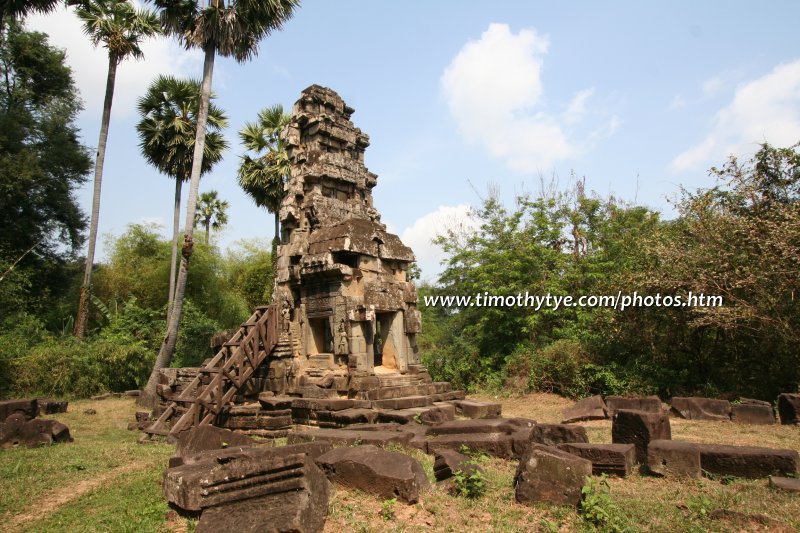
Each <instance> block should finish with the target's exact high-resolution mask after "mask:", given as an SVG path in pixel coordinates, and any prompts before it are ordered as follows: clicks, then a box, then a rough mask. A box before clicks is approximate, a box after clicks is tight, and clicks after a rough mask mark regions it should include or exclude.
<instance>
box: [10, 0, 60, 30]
mask: <svg viewBox="0 0 800 533" xmlns="http://www.w3.org/2000/svg"><path fill="white" fill-rule="evenodd" d="M59 3H61V2H60V0H3V1H2V2H0V32H2V30H3V28H4V24H5V21H6V18H11V19H17V18H20V19H23V18H25V17H27V16H28V15H29V14H31V13H34V12H35V13H50V12H51V11H53V10H54V9H55V8H56V6H57V5H58V4H59Z"/></svg>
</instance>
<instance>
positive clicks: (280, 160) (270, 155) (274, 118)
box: [238, 104, 291, 255]
mask: <svg viewBox="0 0 800 533" xmlns="http://www.w3.org/2000/svg"><path fill="white" fill-rule="evenodd" d="M290 119H291V116H290V115H289V114H287V113H284V112H283V106H282V105H280V104H277V105H274V106H272V107H267V108H264V109H262V110H261V111H260V112H259V113H258V121H257V122H256V123H252V122H248V123H246V124H245V125H244V127H243V128H242V129H241V131H239V138H241V140H242V143H244V146H245V148H247V149H248V150H250V151H252V152H255V156H256V157H255V158H254V157H251V156H250V155H249V154H245V155H244V156H242V162H241V164H240V165H239V173H238V177H239V186H240V187H241V188H242V189H244V192H246V193H247V194H248V195H250V197H251V198H252V199H253V201H254V202H255V203H256V205H257V206H258V207H266V208H267V211H268V212H270V213H272V214H273V215H275V238H274V239H273V241H272V247H273V255H274V254H275V248H277V243H278V240H279V230H280V227H279V224H280V220H279V217H278V212H279V211H280V208H281V202H282V201H283V197H284V196H285V191H284V184H285V183H286V179H287V178H288V177H289V169H290V166H289V157H288V155H287V154H286V148H285V147H284V146H283V141H281V138H280V132H281V130H282V129H283V128H284V127H285V126H286V125H287V124H288V123H289V120H290Z"/></svg>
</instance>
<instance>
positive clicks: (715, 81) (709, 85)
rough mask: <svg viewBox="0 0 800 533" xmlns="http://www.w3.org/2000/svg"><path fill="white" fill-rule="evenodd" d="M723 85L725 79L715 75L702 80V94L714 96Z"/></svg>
mask: <svg viewBox="0 0 800 533" xmlns="http://www.w3.org/2000/svg"><path fill="white" fill-rule="evenodd" d="M724 87H725V80H723V79H722V78H720V77H719V76H716V77H714V78H709V79H707V80H706V81H704V82H703V95H704V96H714V95H715V94H717V93H718V92H719V91H721V90H722V89H723V88H724Z"/></svg>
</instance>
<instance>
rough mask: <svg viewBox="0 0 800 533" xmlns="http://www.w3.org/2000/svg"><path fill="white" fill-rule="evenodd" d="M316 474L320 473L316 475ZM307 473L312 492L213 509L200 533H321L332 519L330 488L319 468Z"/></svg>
mask: <svg viewBox="0 0 800 533" xmlns="http://www.w3.org/2000/svg"><path fill="white" fill-rule="evenodd" d="M314 470H316V472H317V473H312V472H313V471H314ZM314 470H312V469H311V468H310V467H309V469H308V471H307V472H306V476H307V479H308V481H309V483H308V488H306V489H304V490H299V491H298V490H296V491H291V492H281V493H278V494H271V495H268V496H262V497H259V498H252V499H249V500H243V501H236V502H232V503H228V504H225V505H218V506H215V507H209V508H207V509H205V510H204V511H203V513H202V514H201V515H200V521H199V522H198V523H197V528H196V529H195V531H196V533H218V532H220V531H235V532H236V533H285V532H287V531H291V532H293V533H317V532H319V531H322V530H323V528H324V526H325V520H326V519H327V517H328V499H329V498H330V486H329V483H328V482H327V481H326V480H325V475H324V474H322V472H320V470H319V468H318V467H314Z"/></svg>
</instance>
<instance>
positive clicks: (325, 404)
mask: <svg viewBox="0 0 800 533" xmlns="http://www.w3.org/2000/svg"><path fill="white" fill-rule="evenodd" d="M369 407H370V402H368V401H364V400H353V399H350V398H295V399H294V400H292V412H294V411H296V410H304V409H307V410H310V411H343V410H345V409H365V408H366V409H369Z"/></svg>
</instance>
